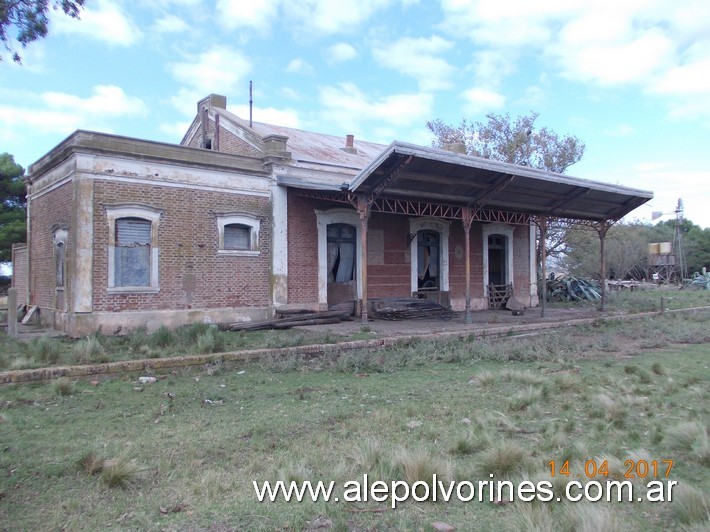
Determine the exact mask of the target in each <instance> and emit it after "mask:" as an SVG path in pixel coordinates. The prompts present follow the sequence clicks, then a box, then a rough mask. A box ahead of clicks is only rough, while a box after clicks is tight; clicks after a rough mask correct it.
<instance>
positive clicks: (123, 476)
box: [101, 455, 141, 488]
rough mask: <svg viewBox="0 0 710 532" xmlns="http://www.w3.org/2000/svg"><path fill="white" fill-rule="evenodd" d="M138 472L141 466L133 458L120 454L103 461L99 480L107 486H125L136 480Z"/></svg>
mask: <svg viewBox="0 0 710 532" xmlns="http://www.w3.org/2000/svg"><path fill="white" fill-rule="evenodd" d="M140 472H141V467H140V466H139V465H138V462H136V460H135V459H131V458H128V456H126V455H121V456H119V457H118V458H114V459H112V460H105V461H104V462H103V467H102V470H101V480H103V481H104V483H105V484H106V485H107V486H108V487H109V488H127V487H130V486H131V485H133V484H134V483H135V482H136V480H137V477H138V475H139V473H140Z"/></svg>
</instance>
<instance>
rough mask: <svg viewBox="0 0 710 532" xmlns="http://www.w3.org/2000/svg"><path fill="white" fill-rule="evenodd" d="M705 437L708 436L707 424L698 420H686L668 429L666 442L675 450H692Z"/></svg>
mask: <svg viewBox="0 0 710 532" xmlns="http://www.w3.org/2000/svg"><path fill="white" fill-rule="evenodd" d="M703 437H705V438H707V431H706V429H705V425H703V424H702V423H700V422H698V421H684V422H682V423H678V424H677V425H675V426H673V427H672V428H670V429H668V430H667V431H666V434H665V438H664V443H665V444H666V446H667V447H668V448H669V449H673V450H675V451H690V450H691V449H692V448H693V445H694V444H695V442H696V441H697V440H699V439H702V438H703Z"/></svg>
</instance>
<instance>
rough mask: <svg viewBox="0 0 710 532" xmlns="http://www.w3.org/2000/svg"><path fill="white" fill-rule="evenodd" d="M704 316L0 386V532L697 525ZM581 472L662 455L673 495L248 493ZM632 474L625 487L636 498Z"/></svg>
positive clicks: (702, 513) (708, 385)
mask: <svg viewBox="0 0 710 532" xmlns="http://www.w3.org/2000/svg"><path fill="white" fill-rule="evenodd" d="M709 318H710V313H708V312H704V313H699V314H695V315H686V316H665V317H657V318H654V319H651V320H643V321H635V322H628V323H620V322H608V323H604V322H601V323H599V324H597V325H596V326H589V327H584V328H578V329H574V330H565V331H559V332H554V333H545V334H544V335H539V336H533V337H528V338H521V339H516V338H510V339H504V340H498V341H495V342H489V341H482V340H470V341H459V340H457V341H451V342H440V343H434V342H428V341H419V342H412V343H410V344H408V345H402V346H399V347H397V348H394V349H390V350H388V351H378V352H371V353H367V352H362V353H348V354H343V355H342V356H341V357H333V358H329V359H312V360H299V359H296V358H290V359H286V360H277V359H274V360H269V361H263V362H261V363H251V364H249V365H244V366H240V367H224V366H223V365H220V364H215V365H212V366H209V367H204V368H200V369H192V370H185V371H182V372H175V373H173V374H170V375H167V376H159V377H160V378H158V380H157V382H155V383H152V384H140V383H138V382H137V380H136V377H135V376H134V377H131V378H129V377H126V378H125V379H117V380H113V381H105V382H102V383H100V384H99V385H98V386H92V385H91V384H89V383H86V382H70V381H65V380H59V381H55V382H54V383H50V384H43V385H25V386H6V387H4V388H0V528H2V529H13V530H32V529H34V530H36V529H60V528H66V529H70V530H74V529H87V530H89V529H91V530H93V529H98V528H113V529H140V530H164V529H167V530H215V531H223V530H231V529H235V530H308V529H314V530H315V529H319V530H326V529H331V530H388V529H389V530H431V529H432V523H434V522H437V521H443V522H446V523H448V524H450V525H453V526H455V527H457V528H458V529H459V530H473V529H476V530H494V529H495V530H501V529H502V530H505V529H509V530H667V529H669V528H680V529H686V530H706V529H707V528H708V527H709V526H710V515H709V512H710V502H709V500H708V496H707V495H706V494H707V493H710V441H709V436H708V426H709V425H710V402H709V398H710V395H709V392H710V369H709V367H710V357H709V355H710V349H709V346H710V333H708V323H710V319H709ZM551 460H554V461H555V462H556V464H558V465H557V467H558V468H559V465H560V464H562V463H564V461H565V460H568V461H569V464H570V471H571V473H572V474H571V476H570V477H569V478H567V477H565V476H563V475H560V474H557V475H556V477H555V478H554V479H551V478H550V466H549V462H550V461H551ZM587 460H594V462H593V464H602V463H604V461H606V464H607V466H608V469H609V473H610V475H614V474H623V473H624V471H625V470H626V469H627V467H625V465H624V462H625V461H626V460H632V461H633V462H634V463H639V462H640V461H642V460H646V461H647V462H648V463H649V464H650V463H652V462H653V460H657V461H658V462H659V463H661V461H662V460H673V469H672V471H671V474H670V477H669V480H675V481H677V482H678V483H679V484H678V487H677V489H676V491H675V492H674V493H673V495H674V497H673V502H671V503H660V502H659V503H649V502H640V503H639V502H633V503H629V502H624V503H606V502H597V503H593V504H592V503H581V502H580V503H564V502H559V503H558V502H548V503H541V502H515V503H511V504H494V503H492V502H477V501H473V502H467V503H463V502H448V503H445V502H430V501H425V502H414V501H410V502H405V503H401V504H399V505H398V506H397V508H396V509H391V508H390V505H389V503H388V502H385V503H379V504H378V503H376V502H372V501H369V502H361V503H346V502H338V503H335V502H330V503H325V502H322V501H321V502H316V503H311V502H303V503H297V502H290V503H286V502H283V501H279V502H275V503H270V502H264V503H259V502H257V500H256V496H255V492H254V489H253V487H252V481H258V482H259V483H261V482H263V481H265V480H270V481H275V480H279V479H282V480H311V481H317V480H323V481H331V480H332V481H336V483H337V485H338V486H342V485H343V484H344V483H345V482H347V481H349V480H362V478H363V475H364V474H367V475H368V477H369V478H370V480H371V481H374V480H378V479H379V480H384V481H392V480H406V481H408V482H410V483H413V482H415V481H417V480H424V481H429V480H430V479H431V476H432V474H433V473H436V474H437V476H438V478H439V479H445V480H449V479H451V480H459V481H461V480H469V481H478V480H488V479H489V475H490V474H491V473H493V474H494V475H495V478H496V479H505V480H511V481H514V482H517V481H520V480H523V479H530V480H532V481H534V482H536V481H538V480H540V479H550V480H551V481H552V482H553V484H554V487H555V493H558V492H559V490H562V489H563V487H564V484H565V482H566V481H567V480H571V479H573V478H575V477H576V475H577V474H580V475H581V476H582V477H584V476H585V475H584V465H585V462H586V461H587ZM590 463H591V462H590ZM663 472H664V469H661V470H660V471H659V476H661V477H663ZM597 479H598V480H600V479H603V477H602V476H599V477H598V478H597ZM650 479H651V478H650V477H647V478H646V479H643V480H642V479H636V480H634V485H635V487H636V488H637V489H638V494H641V493H642V492H643V484H644V483H645V482H646V481H647V480H650ZM660 480H665V479H664V478H660ZM337 489H338V488H336V490H337ZM339 493H340V494H341V495H342V490H340V492H339ZM319 526H320V527H321V528H318V527H319Z"/></svg>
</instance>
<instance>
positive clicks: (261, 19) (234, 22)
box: [217, 0, 282, 31]
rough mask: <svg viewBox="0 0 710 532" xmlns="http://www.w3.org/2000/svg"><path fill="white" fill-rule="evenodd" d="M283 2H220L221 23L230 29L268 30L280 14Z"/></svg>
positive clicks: (230, 0)
mask: <svg viewBox="0 0 710 532" xmlns="http://www.w3.org/2000/svg"><path fill="white" fill-rule="evenodd" d="M281 3H282V0H249V1H245V0H218V2H217V14H218V15H219V17H218V18H219V21H220V23H221V24H223V25H224V26H225V27H227V28H230V29H236V28H252V29H256V30H260V31H263V30H266V29H268V27H269V26H270V25H271V23H272V22H273V20H274V19H275V18H276V16H277V15H278V12H279V6H280V4H281Z"/></svg>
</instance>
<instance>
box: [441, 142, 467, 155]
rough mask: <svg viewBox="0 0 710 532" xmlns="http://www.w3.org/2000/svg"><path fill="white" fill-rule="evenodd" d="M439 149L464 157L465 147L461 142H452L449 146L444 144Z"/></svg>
mask: <svg viewBox="0 0 710 532" xmlns="http://www.w3.org/2000/svg"><path fill="white" fill-rule="evenodd" d="M441 149H442V150H446V151H450V152H452V153H460V154H461V155H466V145H465V144H464V143H463V142H452V143H451V144H444V145H443V146H442V147H441Z"/></svg>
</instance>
